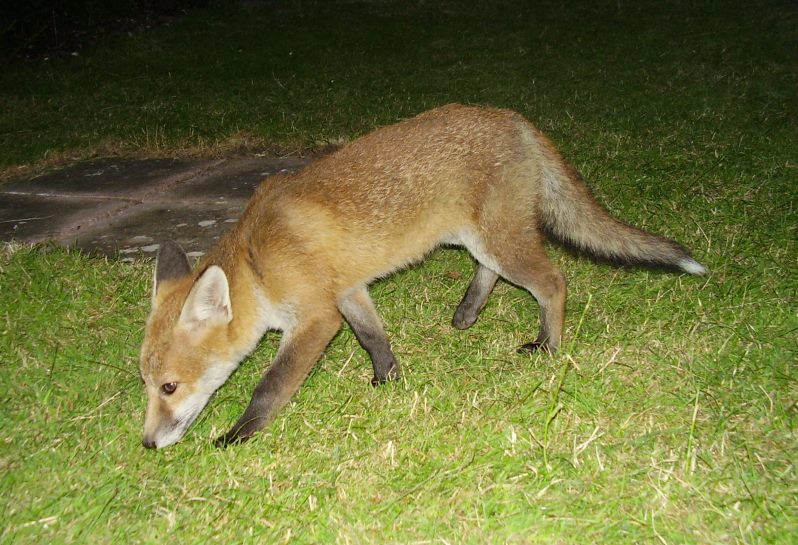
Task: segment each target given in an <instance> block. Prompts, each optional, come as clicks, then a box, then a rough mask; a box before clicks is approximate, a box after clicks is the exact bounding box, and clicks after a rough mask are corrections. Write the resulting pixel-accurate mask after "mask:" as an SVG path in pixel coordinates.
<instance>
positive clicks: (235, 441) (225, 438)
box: [213, 430, 252, 448]
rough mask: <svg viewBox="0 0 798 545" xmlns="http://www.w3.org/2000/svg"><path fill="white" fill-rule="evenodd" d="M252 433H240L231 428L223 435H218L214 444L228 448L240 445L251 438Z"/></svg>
mask: <svg viewBox="0 0 798 545" xmlns="http://www.w3.org/2000/svg"><path fill="white" fill-rule="evenodd" d="M250 437H252V436H251V435H240V434H239V433H237V432H236V431H233V430H230V431H229V432H227V433H225V434H224V435H222V436H221V437H217V438H216V440H215V441H214V442H213V445H214V446H215V447H217V448H227V447H229V446H232V445H240V444H241V443H244V442H246V441H248V440H249V438H250Z"/></svg>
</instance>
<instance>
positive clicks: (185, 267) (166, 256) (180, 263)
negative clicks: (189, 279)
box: [152, 240, 191, 306]
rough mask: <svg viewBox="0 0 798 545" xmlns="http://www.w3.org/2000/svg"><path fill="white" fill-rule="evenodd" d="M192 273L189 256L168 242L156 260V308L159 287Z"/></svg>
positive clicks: (153, 296)
mask: <svg viewBox="0 0 798 545" xmlns="http://www.w3.org/2000/svg"><path fill="white" fill-rule="evenodd" d="M190 273H191V264H190V263H189V262H188V256H187V255H186V252H184V251H183V248H181V247H180V246H179V245H178V244H177V243H176V242H172V241H171V240H168V241H166V242H164V243H163V244H161V247H160V248H159V249H158V257H157V258H156V260H155V271H154V274H153V281H152V301H153V306H155V296H156V295H157V293H158V287H159V286H160V285H161V283H162V282H164V281H167V280H178V279H180V278H183V277H184V276H186V275H188V274H190Z"/></svg>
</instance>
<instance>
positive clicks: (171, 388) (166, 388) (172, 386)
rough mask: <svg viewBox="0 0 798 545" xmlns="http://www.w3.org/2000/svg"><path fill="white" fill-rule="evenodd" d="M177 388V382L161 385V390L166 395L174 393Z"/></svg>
mask: <svg viewBox="0 0 798 545" xmlns="http://www.w3.org/2000/svg"><path fill="white" fill-rule="evenodd" d="M175 390H177V382H167V383H166V384H162V385H161V391H162V392H163V393H164V394H166V395H172V394H173V393H175Z"/></svg>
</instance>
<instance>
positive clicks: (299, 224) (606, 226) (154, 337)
mask: <svg viewBox="0 0 798 545" xmlns="http://www.w3.org/2000/svg"><path fill="white" fill-rule="evenodd" d="M547 233H548V234H552V235H553V236H554V237H555V238H557V239H559V240H561V241H564V242H566V243H568V244H570V245H572V246H575V247H577V248H579V249H582V250H584V251H586V252H588V253H590V254H593V255H596V256H599V257H602V258H606V259H610V260H614V261H618V262H623V263H644V264H653V265H658V266H663V267H668V268H672V269H676V270H682V271H684V272H688V273H692V274H702V273H703V272H704V268H703V267H702V266H701V265H700V264H699V263H698V262H696V261H695V260H693V259H692V258H691V257H690V255H689V253H688V252H687V251H686V250H685V249H684V248H683V247H682V246H680V245H679V244H677V243H676V242H673V241H671V240H668V239H665V238H663V237H660V236H658V235H654V234H651V233H647V232H645V231H641V230H639V229H636V228H634V227H631V226H629V225H627V224H625V223H622V222H620V221H618V220H616V219H614V218H612V217H611V216H610V215H609V214H608V213H607V212H606V211H605V210H604V209H603V208H602V207H601V206H600V205H598V204H597V202H596V201H595V199H594V198H593V196H592V194H591V192H590V190H589V189H588V188H587V186H586V185H585V184H584V182H583V181H582V179H581V177H580V176H579V174H578V173H577V172H576V171H575V170H574V169H573V168H572V167H571V166H569V165H568V164H567V163H566V162H565V161H564V160H563V159H562V157H561V156H560V155H559V154H558V153H557V151H556V150H555V149H554V147H553V146H552V144H551V143H550V142H549V140H548V139H547V138H546V137H545V136H544V135H542V134H541V133H540V132H539V131H538V130H537V129H536V128H535V127H534V126H532V125H531V124H530V123H529V122H528V121H527V120H525V119H524V118H523V117H522V116H520V115H519V114H517V113H514V112H510V111H507V110H497V109H489V108H475V107H465V106H459V105H449V106H445V107H442V108H438V109H436V110H432V111H429V112H426V113H424V114H421V115H419V116H417V117H415V118H412V119H410V120H407V121H404V122H402V123H398V124H396V125H392V126H389V127H385V128H382V129H379V130H377V131H375V132H373V133H371V134H369V135H366V136H364V137H362V138H360V139H358V140H355V141H354V142H352V143H351V144H349V145H347V146H345V147H344V148H342V149H340V150H338V151H337V152H335V153H334V154H332V155H330V156H328V157H326V158H324V159H321V160H319V161H317V162H315V163H313V164H311V165H309V166H308V167H306V168H305V169H304V170H302V171H301V172H299V173H297V174H292V175H278V176H273V177H271V178H268V179H267V180H265V181H264V182H263V183H262V184H261V185H260V186H259V187H258V189H257V191H256V193H255V195H254V196H253V197H252V199H251V200H250V203H249V205H248V206H247V209H246V210H245V212H244V214H243V215H242V217H241V218H240V220H239V221H238V223H237V224H236V225H235V227H234V228H233V229H232V230H231V231H230V232H229V233H227V234H226V235H225V236H224V237H223V239H222V240H221V241H220V242H219V244H218V245H217V246H216V247H215V248H214V249H213V250H211V251H210V252H209V253H208V254H207V255H206V256H205V258H204V259H203V260H202V262H201V263H200V264H199V265H198V266H197V267H196V268H195V269H193V270H192V268H191V267H190V266H189V264H188V260H187V258H186V257H185V254H184V253H183V251H182V250H181V249H180V248H179V247H178V246H177V245H175V244H173V243H168V244H165V245H164V246H163V247H162V248H161V250H160V252H159V256H158V263H157V266H156V273H155V285H154V289H153V310H152V313H151V315H150V318H149V320H148V323H147V328H146V335H145V341H144V344H143V347H142V353H141V354H142V355H141V373H142V377H143V379H144V382H145V384H146V387H147V392H148V396H149V400H150V401H149V405H148V410H147V419H146V423H145V439H144V444H145V446H148V447H161V446H165V445H167V444H171V443H173V442H174V441H177V440H178V439H179V438H180V437H181V436H182V435H183V433H185V430H186V429H187V428H188V426H189V425H190V424H191V422H192V421H193V420H194V418H196V416H197V414H199V412H200V411H201V409H202V408H203V407H204V405H205V403H207V401H208V399H209V397H210V395H211V394H212V393H213V391H214V390H215V389H216V388H218V387H219V386H220V385H221V384H222V383H223V382H224V381H225V380H226V378H227V377H228V376H229V374H230V373H231V372H232V371H233V370H234V369H235V367H236V366H237V365H238V363H239V362H240V361H241V360H242V359H243V358H244V357H245V356H246V355H247V354H248V353H249V352H250V351H251V350H252V349H253V348H254V347H255V345H256V344H257V342H258V340H259V339H260V338H261V336H262V335H263V334H264V333H265V332H266V331H267V330H269V329H278V330H281V331H282V333H283V338H282V341H281V344H280V348H279V350H278V353H277V356H276V358H275V360H274V362H273V363H272V365H271V366H270V367H269V370H268V371H267V372H266V373H265V375H264V377H263V379H262V380H261V382H260V383H259V385H258V387H257V388H256V390H255V393H254V395H253V398H252V401H251V402H250V404H249V406H248V407H247V409H246V410H245V412H244V415H243V416H242V417H241V418H240V419H239V420H238V422H236V424H235V425H234V426H233V427H232V428H231V429H230V431H229V432H228V433H227V434H225V435H224V436H223V437H221V438H220V439H219V442H220V444H228V443H230V442H235V441H239V440H243V439H246V438H248V437H250V436H251V435H252V434H254V433H255V432H256V431H257V430H258V429H260V428H261V427H263V426H264V425H265V424H266V423H268V422H269V421H270V420H271V419H272V418H273V417H274V415H275V413H276V412H277V411H278V410H279V409H280V407H282V406H283V405H284V404H285V403H286V402H287V401H288V400H289V399H290V397H291V396H292V395H293V393H294V392H295V391H296V390H297V389H298V388H299V386H300V385H301V383H302V381H303V380H304V378H305V377H306V376H307V374H308V372H309V371H310V369H311V368H312V366H313V364H314V363H315V362H316V360H317V359H318V358H319V357H320V355H321V354H322V352H323V350H324V348H325V347H326V345H327V344H328V342H329V341H330V339H332V337H333V336H334V335H335V333H336V332H337V330H338V329H339V327H340V323H341V318H342V317H343V318H344V319H345V320H346V321H347V322H348V323H349V325H350V326H351V327H352V329H353V331H354V332H355V335H356V336H357V338H358V340H359V341H360V343H361V344H362V346H363V347H364V348H365V350H366V351H367V352H368V353H369V355H370V357H371V360H372V364H373V369H374V377H373V379H372V383H373V384H375V385H376V384H380V383H382V382H385V381H386V380H390V379H394V378H397V377H398V376H399V374H400V367H399V363H398V361H397V359H396V358H395V356H394V354H393V352H392V350H391V347H390V343H389V341H388V339H387V337H386V335H385V332H384V328H383V325H382V322H381V320H380V318H379V316H378V314H377V311H376V309H375V308H374V305H373V303H372V301H371V299H370V297H369V295H368V286H369V284H370V283H372V282H373V281H375V280H376V279H378V278H381V277H384V276H387V275H389V274H391V273H392V272H394V271H396V270H397V269H400V268H402V267H405V266H408V265H410V264H412V263H414V262H417V261H420V260H421V259H423V257H424V256H425V255H426V254H427V253H429V252H430V251H432V250H433V249H435V248H436V247H437V246H439V245H441V244H455V245H460V246H463V247H465V248H466V249H467V250H468V251H469V252H470V253H471V255H472V256H473V257H474V258H475V260H476V262H477V270H476V274H475V276H474V278H473V280H472V281H471V284H470V285H469V287H468V290H467V291H466V294H465V295H464V297H463V299H462V301H461V302H460V304H459V306H458V307H457V310H456V311H455V315H454V318H453V320H452V324H453V325H454V327H456V328H458V329H465V328H467V327H470V326H471V325H472V324H473V323H474V322H475V321H476V319H477V317H478V315H479V312H480V311H481V310H482V308H483V307H484V305H485V303H486V301H487V298H488V296H489V295H490V292H491V291H492V289H493V286H494V284H495V283H496V281H497V279H498V278H499V277H503V278H505V279H506V280H508V281H509V282H511V283H513V284H515V285H517V286H519V287H521V288H524V289H526V290H527V291H528V292H529V293H530V294H531V295H532V296H534V297H535V298H536V299H537V301H538V304H539V307H540V318H541V320H540V321H541V323H540V328H539V331H538V334H537V336H536V337H535V339H534V340H533V341H531V342H529V343H527V344H525V345H523V346H522V347H521V348H520V350H521V351H523V352H531V351H534V350H547V351H554V350H556V349H557V347H558V346H559V343H560V337H561V333H562V329H563V320H564V312H565V291H566V290H565V279H564V277H563V275H562V273H561V272H560V271H559V270H557V268H556V267H555V266H554V265H553V264H552V263H551V261H550V260H549V259H548V258H547V257H546V254H545V251H544V248H543V241H544V238H545V235H546V234H547Z"/></svg>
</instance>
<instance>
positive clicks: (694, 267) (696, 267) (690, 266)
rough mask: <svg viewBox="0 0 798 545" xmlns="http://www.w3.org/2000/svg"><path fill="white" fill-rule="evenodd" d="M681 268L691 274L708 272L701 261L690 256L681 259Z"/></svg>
mask: <svg viewBox="0 0 798 545" xmlns="http://www.w3.org/2000/svg"><path fill="white" fill-rule="evenodd" d="M679 268H680V269H682V270H683V271H684V272H686V273H690V274H706V272H707V270H706V268H704V266H703V265H702V264H701V263H699V262H698V261H696V260H695V259H692V258H689V257H688V258H685V259H682V260H681V261H679Z"/></svg>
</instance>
